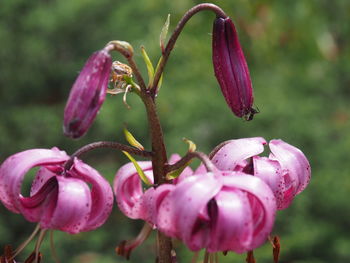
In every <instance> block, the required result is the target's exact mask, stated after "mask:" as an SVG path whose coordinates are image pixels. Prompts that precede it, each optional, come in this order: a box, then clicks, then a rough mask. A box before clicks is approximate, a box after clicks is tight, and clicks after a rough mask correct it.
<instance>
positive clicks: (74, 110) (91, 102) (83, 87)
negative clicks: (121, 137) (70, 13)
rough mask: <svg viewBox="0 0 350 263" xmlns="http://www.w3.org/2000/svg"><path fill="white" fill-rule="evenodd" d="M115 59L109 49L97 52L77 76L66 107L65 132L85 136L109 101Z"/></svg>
mask: <svg viewBox="0 0 350 263" xmlns="http://www.w3.org/2000/svg"><path fill="white" fill-rule="evenodd" d="M111 65H112V58H111V56H110V54H109V53H108V51H107V49H103V50H100V51H97V52H95V53H94V54H92V55H91V57H90V58H89V59H88V61H87V62H86V64H85V66H84V68H83V70H82V71H81V72H80V74H79V76H78V78H77V79H76V81H75V83H74V85H73V87H72V89H71V91H70V94H69V98H68V101H67V104H66V108H65V110H64V124H63V129H64V133H65V135H67V136H69V137H72V138H79V137H81V136H82V135H84V134H85V133H86V132H87V130H88V129H89V127H90V126H91V124H92V122H93V120H94V119H95V117H96V114H97V112H98V111H99V109H100V108H101V105H102V103H103V102H104V100H105V97H106V92H107V86H108V82H109V76H110V72H111Z"/></svg>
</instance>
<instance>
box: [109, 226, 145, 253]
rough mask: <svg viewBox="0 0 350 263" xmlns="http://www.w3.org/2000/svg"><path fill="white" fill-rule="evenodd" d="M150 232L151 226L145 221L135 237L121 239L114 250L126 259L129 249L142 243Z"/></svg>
mask: <svg viewBox="0 0 350 263" xmlns="http://www.w3.org/2000/svg"><path fill="white" fill-rule="evenodd" d="M151 232H152V227H151V225H150V224H148V223H145V224H144V225H143V227H142V229H141V231H140V233H139V234H138V235H137V237H136V238H134V239H132V240H128V241H125V240H124V241H122V242H120V244H119V245H118V246H117V247H116V248H115V251H116V252H117V254H118V255H120V256H123V257H125V258H126V259H129V258H130V254H131V251H132V250H133V249H135V248H136V247H138V246H139V245H140V244H142V243H143V242H144V241H145V240H146V239H147V238H148V237H149V235H150V233H151Z"/></svg>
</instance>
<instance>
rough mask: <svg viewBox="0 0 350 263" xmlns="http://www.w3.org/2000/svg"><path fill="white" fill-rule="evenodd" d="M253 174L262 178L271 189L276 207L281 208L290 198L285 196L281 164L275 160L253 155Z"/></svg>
mask: <svg viewBox="0 0 350 263" xmlns="http://www.w3.org/2000/svg"><path fill="white" fill-rule="evenodd" d="M253 165H254V176H255V177H258V178H260V179H261V180H263V181H264V182H265V183H266V184H267V185H268V186H269V187H270V188H271V190H272V192H273V194H274V195H275V198H276V202H277V209H282V208H283V207H285V206H286V204H289V203H290V202H291V201H292V199H290V198H287V199H286V196H285V192H286V189H285V184H284V179H283V173H282V168H281V165H280V163H279V162H278V161H276V160H271V159H269V158H266V157H259V156H254V157H253Z"/></svg>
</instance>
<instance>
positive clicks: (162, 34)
mask: <svg viewBox="0 0 350 263" xmlns="http://www.w3.org/2000/svg"><path fill="white" fill-rule="evenodd" d="M169 24H170V14H168V17H167V19H166V21H165V23H164V25H163V28H162V31H161V32H160V36H159V43H160V48H161V50H162V53H164V44H165V40H166V36H167V34H168V30H169Z"/></svg>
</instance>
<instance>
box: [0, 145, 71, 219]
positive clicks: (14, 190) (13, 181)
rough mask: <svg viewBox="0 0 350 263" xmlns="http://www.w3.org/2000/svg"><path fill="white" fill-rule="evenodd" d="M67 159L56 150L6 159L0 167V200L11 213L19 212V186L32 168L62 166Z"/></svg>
mask: <svg viewBox="0 0 350 263" xmlns="http://www.w3.org/2000/svg"><path fill="white" fill-rule="evenodd" d="M68 159H69V156H67V154H66V153H65V152H64V151H59V150H58V149H56V148H55V149H51V150H49V149H32V150H26V151H23V152H19V153H16V154H14V155H12V156H10V157H9V158H7V159H6V160H5V161H4V162H3V164H2V165H1V167H0V200H1V201H2V203H3V204H4V205H5V206H6V208H7V209H9V210H11V211H12V212H15V213H19V212H20V209H19V208H20V206H21V204H20V196H21V194H20V193H21V185H22V181H23V178H24V176H25V174H26V173H27V172H28V171H29V170H30V169H31V168H33V167H36V166H45V165H56V164H62V163H64V162H65V161H67V160H68Z"/></svg>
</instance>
